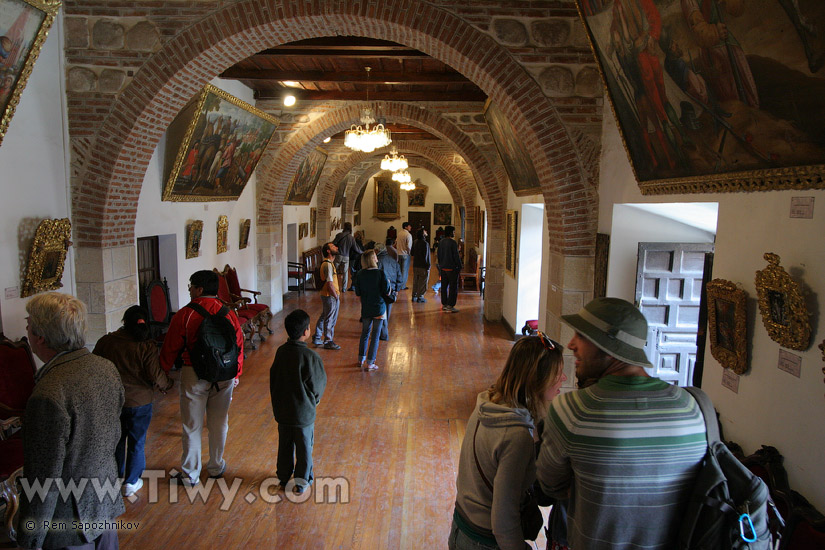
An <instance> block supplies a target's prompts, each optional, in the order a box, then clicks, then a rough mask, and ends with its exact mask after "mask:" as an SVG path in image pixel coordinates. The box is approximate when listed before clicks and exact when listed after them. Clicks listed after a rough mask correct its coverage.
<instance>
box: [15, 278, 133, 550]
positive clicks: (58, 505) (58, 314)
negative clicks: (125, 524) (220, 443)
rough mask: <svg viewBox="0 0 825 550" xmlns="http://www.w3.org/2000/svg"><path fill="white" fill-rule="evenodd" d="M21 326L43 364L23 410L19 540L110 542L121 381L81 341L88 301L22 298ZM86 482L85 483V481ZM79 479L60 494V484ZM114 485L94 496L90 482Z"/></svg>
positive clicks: (57, 544) (108, 545)
mask: <svg viewBox="0 0 825 550" xmlns="http://www.w3.org/2000/svg"><path fill="white" fill-rule="evenodd" d="M26 311H27V312H28V314H29V315H28V317H27V321H28V323H27V326H26V333H27V335H28V338H29V342H30V343H31V347H32V351H33V352H34V353H35V355H37V356H38V357H39V358H40V359H41V360H42V361H43V362H44V363H45V364H44V365H43V366H42V367H41V368H40V369H39V370H38V371H37V373H36V374H35V376H34V380H35V386H34V391H33V392H32V395H31V397H30V398H29V401H28V403H27V404H26V412H25V415H24V417H23V425H24V426H25V429H24V431H23V461H24V466H23V479H22V480H21V481H22V482H23V483H28V484H29V485H30V486H31V485H33V484H34V483H38V482H39V483H41V484H42V486H44V487H46V488H47V490H46V491H45V492H43V493H40V492H32V493H31V494H29V493H27V492H25V491H24V492H23V493H22V494H21V498H20V518H19V521H18V527H17V529H18V532H17V544H18V545H19V546H20V547H22V548H64V547H72V548H82V549H88V550H91V549H93V548H94V549H96V550H99V549H103V550H107V549H114V548H117V547H118V540H117V531H115V530H113V529H106V523H107V522H109V521H111V520H113V519H114V518H116V517H117V516H119V515H120V514H122V513H123V512H124V507H123V500H122V499H121V497H120V493H119V492H118V483H119V482H118V476H117V466H116V464H115V447H116V446H117V442H118V440H119V439H120V410H121V408H122V407H123V403H124V393H123V384H122V383H121V381H120V375H119V374H118V372H117V369H116V368H115V366H114V365H113V364H112V363H111V361H109V360H107V359H103V358H102V357H98V356H96V355H92V354H91V353H89V350H87V349H86V348H85V347H84V346H85V345H86V306H85V305H84V304H83V302H81V301H80V300H78V299H77V298H75V297H74V296H70V295H68V294H61V293H58V292H49V293H47V294H40V295H38V296H35V297H34V298H32V299H31V300H29V302H28V303H27V304H26ZM84 481H85V482H86V483H83V482H84ZM69 483H76V484H78V490H77V491H73V492H72V494H70V495H66V496H63V495H61V494H60V491H59V490H58V488H59V486H61V485H62V486H64V487H65V486H67V485H68V484H69ZM95 486H97V487H104V488H105V487H107V486H108V487H111V488H112V489H113V490H112V491H110V492H104V493H105V494H103V495H102V496H99V495H98V494H97V493H96V491H95V489H94V487H95Z"/></svg>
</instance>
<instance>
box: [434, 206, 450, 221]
mask: <svg viewBox="0 0 825 550" xmlns="http://www.w3.org/2000/svg"><path fill="white" fill-rule="evenodd" d="M451 223H453V205H452V204H443V203H435V204H434V205H433V225H450V224H451Z"/></svg>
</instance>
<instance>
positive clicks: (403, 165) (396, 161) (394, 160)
mask: <svg viewBox="0 0 825 550" xmlns="http://www.w3.org/2000/svg"><path fill="white" fill-rule="evenodd" d="M408 167H409V164H408V163H407V157H405V156H404V155H401V156H398V151H397V150H396V149H395V147H393V148H392V149H390V153H389V154H388V155H384V160H382V161H381V170H387V171H389V172H398V171H400V170H406V169H407V168H408Z"/></svg>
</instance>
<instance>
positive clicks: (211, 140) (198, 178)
mask: <svg viewBox="0 0 825 550" xmlns="http://www.w3.org/2000/svg"><path fill="white" fill-rule="evenodd" d="M278 123H279V119H278V118H276V117H274V116H272V115H270V114H268V113H265V112H263V111H261V110H260V109H257V108H255V107H253V106H252V105H250V104H249V103H246V102H245V101H242V100H240V99H238V98H237V97H235V96H233V95H231V94H228V93H226V92H225V91H223V90H221V89H220V88H216V87H215V86H212V85H211V84H207V85H206V86H204V88H203V89H202V90H201V91H200V93H199V94H198V95H197V96H195V98H194V99H192V101H190V102H189V103H188V104H187V105H186V107H184V108H183V109H182V110H181V112H180V113H179V114H178V116H177V117H175V120H173V121H172V124H170V125H169V129H168V130H167V132H166V144H167V145H166V163H165V166H164V175H165V177H166V185H165V186H164V189H163V195H162V197H161V200H164V201H173V202H208V201H234V200H238V198H239V197H240V196H241V193H243V190H244V188H245V187H246V184H247V182H248V181H249V178H250V176H251V175H252V172H254V171H255V167H256V166H257V165H258V162H260V160H261V157H262V156H263V153H264V151H265V150H266V147H267V145H269V141H270V140H271V139H272V135H273V134H274V133H275V129H276V128H277V127H278ZM229 149H232V153H229V152H228V151H229ZM224 156H225V158H226V159H229V158H230V157H231V158H232V159H233V160H232V161H231V162H232V163H231V166H229V167H225V166H223V161H222V160H221V159H222V157H224ZM216 163H217V164H216Z"/></svg>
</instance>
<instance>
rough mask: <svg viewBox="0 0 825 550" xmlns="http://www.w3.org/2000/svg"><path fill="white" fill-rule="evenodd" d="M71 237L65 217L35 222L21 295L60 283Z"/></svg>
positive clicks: (67, 220)
mask: <svg viewBox="0 0 825 550" xmlns="http://www.w3.org/2000/svg"><path fill="white" fill-rule="evenodd" d="M71 238H72V224H71V222H70V221H69V219H68V218H62V219H59V220H43V221H42V222H40V223H39V224H38V225H37V230H36V231H35V233H34V240H33V241H32V244H31V248H30V249H29V259H28V262H26V275H25V277H24V278H23V285H22V287H21V289H20V296H21V297H22V298H25V297H27V296H32V295H34V294H37V293H38V292H43V291H46V290H57V289H58V288H61V287H62V286H63V283H62V282H61V279H63V268H64V267H65V265H66V254H67V253H68V251H69V247H70V246H71V244H72V241H71Z"/></svg>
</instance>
